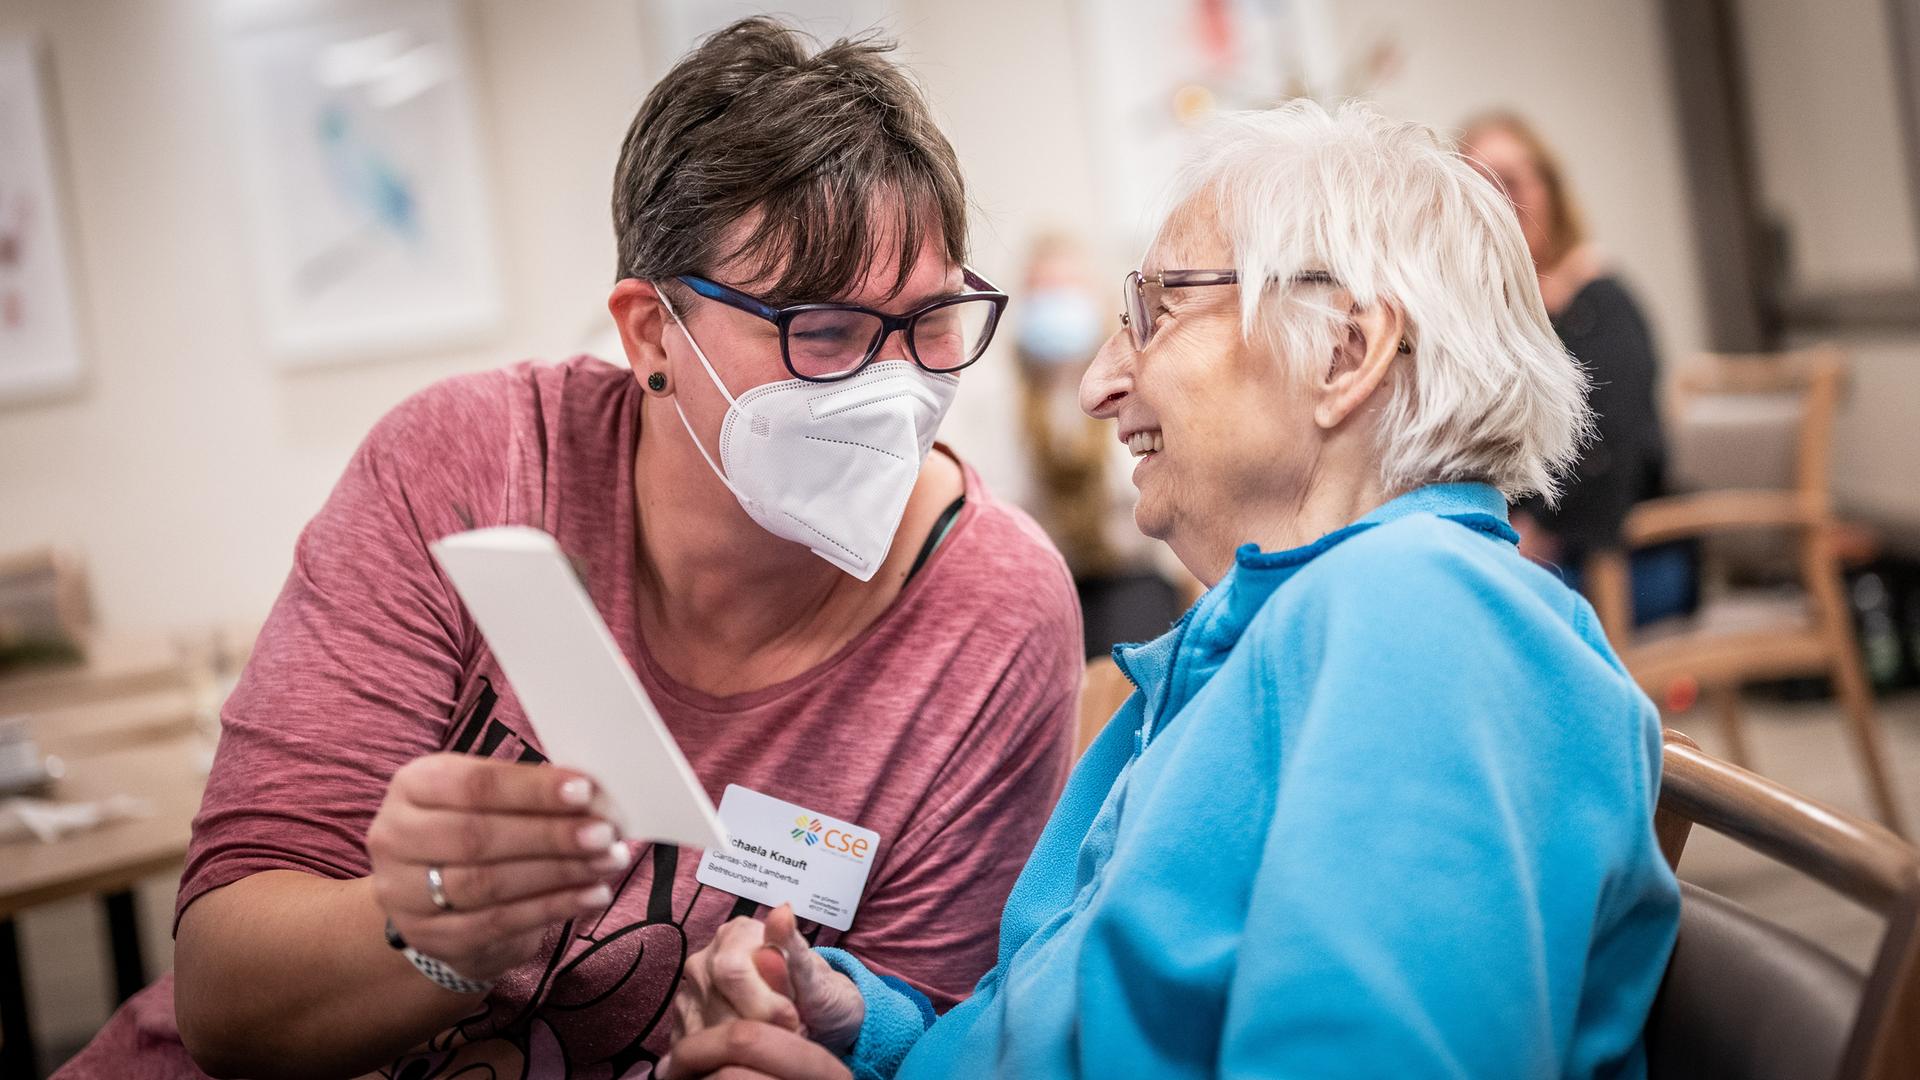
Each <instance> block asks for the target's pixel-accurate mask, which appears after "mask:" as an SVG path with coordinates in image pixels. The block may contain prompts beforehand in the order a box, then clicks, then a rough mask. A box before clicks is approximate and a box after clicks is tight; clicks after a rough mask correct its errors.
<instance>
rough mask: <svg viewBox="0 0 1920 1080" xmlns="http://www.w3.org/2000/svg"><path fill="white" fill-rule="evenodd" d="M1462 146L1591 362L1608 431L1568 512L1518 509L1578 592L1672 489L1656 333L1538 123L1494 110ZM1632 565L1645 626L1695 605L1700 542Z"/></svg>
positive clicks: (1670, 547) (1536, 554)
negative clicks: (1496, 193) (1639, 517)
mask: <svg viewBox="0 0 1920 1080" xmlns="http://www.w3.org/2000/svg"><path fill="white" fill-rule="evenodd" d="M1460 148H1461V151H1462V152H1463V153H1465V154H1466V155H1467V157H1468V159H1469V160H1470V161H1472V162H1473V163H1474V164H1475V166H1476V167H1477V168H1479V169H1480V170H1481V171H1483V172H1484V173H1485V174H1486V175H1487V176H1489V177H1490V178H1492V179H1493V180H1494V181H1495V183H1496V184H1498V185H1499V187H1500V188H1501V190H1503V191H1504V192H1506V195H1507V199H1508V201H1510V202H1511V203H1512V204H1513V208H1514V211H1515V213H1516V214H1517V215H1518V216H1519V218H1520V231H1521V233H1522V235H1524V236H1525V237H1526V240H1527V251H1528V253H1529V254H1530V255H1531V256H1532V257H1533V265H1534V269H1535V272H1536V274H1537V276H1538V280H1539V283H1540V298H1541V299H1542V300H1543V301H1545V303H1546V306H1547V315H1548V316H1549V317H1550V318H1551V319H1552V320H1553V329H1554V332H1555V333H1557V334H1559V335H1560V340H1561V341H1562V342H1564V343H1565V344H1566V346H1567V350H1568V351H1569V352H1571V353H1572V354H1573V355H1574V358H1575V359H1577V360H1579V361H1580V363H1581V365H1582V366H1583V367H1585V368H1586V369H1587V375H1588V379H1589V385H1590V387H1591V389H1590V390H1589V397H1588V403H1589V404H1590V405H1591V406H1592V408H1593V411H1594V417H1595V423H1596V425H1597V427H1598V435H1597V437H1596V438H1595V439H1594V440H1593V442H1592V443H1590V444H1589V445H1588V446H1587V447H1586V448H1585V449H1584V450H1583V451H1582V452H1581V455H1580V460H1579V462H1578V464H1576V465H1575V466H1574V470H1573V475H1572V476H1571V478H1570V479H1569V481H1568V483H1567V488H1566V491H1565V493H1564V494H1563V495H1562V496H1561V499H1560V504H1559V505H1558V506H1557V507H1556V506H1549V505H1547V504H1546V503H1545V502H1544V501H1542V500H1540V499H1538V498H1533V499H1528V500H1526V501H1524V502H1522V503H1520V504H1518V505H1517V506H1516V507H1515V508H1514V515H1513V521H1514V528H1515V529H1517V530H1518V531H1519V533H1520V550H1521V552H1522V553H1523V554H1525V555H1527V556H1528V557H1530V558H1534V559H1538V560H1540V561H1541V562H1544V563H1548V564H1550V565H1553V566H1556V567H1558V568H1560V570H1561V571H1562V572H1563V573H1564V574H1565V575H1567V578H1568V583H1569V584H1570V585H1572V586H1573V587H1574V588H1579V587H1580V581H1581V572H1582V570H1583V568H1584V564H1585V562H1586V560H1587V558H1588V557H1589V556H1591V555H1594V554H1596V553H1599V552H1603V551H1610V550H1614V549H1617V548H1618V547H1619V546H1620V530H1621V526H1622V524H1623V523H1624V522H1625V521H1626V517H1627V512H1628V511H1629V510H1631V509H1633V506H1634V504H1635V503H1639V502H1642V501H1644V500H1647V499H1651V498H1654V497H1655V496H1658V495H1660V494H1662V493H1663V490H1664V486H1665V472H1666V441H1665V439H1664V437H1663V436H1662V434H1661V430H1660V411H1659V406H1658V401H1657V399H1658V391H1659V377H1660V363H1659V358H1658V357H1657V356H1656V354H1655V352H1654V347H1653V334H1652V332H1651V331H1650V330H1649V328H1648V326H1647V320H1646V316H1645V315H1644V314H1643V313H1642V312H1641V310H1640V305H1639V304H1638V303H1637V302H1635V300H1634V298H1633V296H1632V294H1631V293H1629V292H1628V291H1627V288H1626V285H1625V284H1624V283H1623V282H1622V281H1621V280H1620V278H1619V277H1618V276H1617V275H1616V274H1615V272H1614V270H1613V268H1612V266H1611V265H1610V264H1609V262H1608V260H1607V258H1606V256H1605V254H1604V253H1603V252H1602V251H1601V250H1600V248H1599V247H1598V246H1597V245H1596V244H1595V243H1594V242H1593V241H1592V240H1591V239H1590V238H1589V237H1588V235H1587V226H1586V219H1585V216H1584V215H1583V214H1582V213H1581V209H1580V205H1579V202H1578V201H1577V200H1576V199H1575V198H1574V195H1573V191H1572V188H1571V186H1570V185H1569V183H1568V181H1567V178H1566V172H1565V169H1564V168H1563V167H1562V165H1561V163H1560V159H1559V157H1558V156H1557V155H1555V154H1554V152H1553V151H1552V149H1550V148H1549V147H1548V146H1547V144H1546V142H1545V141H1544V140H1542V139H1541V138H1540V136H1539V135H1538V134H1537V133H1536V132H1535V131H1534V129H1533V127H1532V126H1531V125H1529V124H1528V123H1527V122H1526V121H1525V120H1522V119H1521V118H1520V117H1518V116H1516V115H1514V114H1512V113H1506V112H1494V113H1488V114H1485V115H1483V116H1480V117H1478V118H1476V119H1474V120H1473V121H1472V122H1470V123H1469V124H1467V126H1466V130H1465V131H1464V133H1463V134H1462V135H1461V137H1460ZM1631 567H1632V577H1633V601H1634V616H1635V621H1637V622H1641V623H1645V622H1653V621H1656V620H1658V619H1661V618H1665V617H1667V616H1670V615H1677V614H1681V613H1683V612H1685V611H1688V610H1690V609H1691V608H1692V607H1693V599H1694V598H1693V593H1694V574H1693V559H1692V547H1691V545H1690V544H1686V543H1678V544H1667V545H1661V546H1659V547H1654V548H1648V549H1645V550H1642V551H1637V552H1635V553H1634V556H1633V559H1632V564H1631Z"/></svg>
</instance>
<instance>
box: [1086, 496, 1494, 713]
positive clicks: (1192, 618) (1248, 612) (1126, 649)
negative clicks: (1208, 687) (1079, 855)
mask: <svg viewBox="0 0 1920 1080" xmlns="http://www.w3.org/2000/svg"><path fill="white" fill-rule="evenodd" d="M1413 514H1433V515H1435V516H1436V517H1442V518H1446V519H1447V520H1449V521H1456V522H1459V523H1460V524H1462V525H1465V526H1466V527H1468V528H1470V529H1474V530H1476V531H1478V532H1484V533H1487V534H1488V535H1491V536H1495V537H1498V538H1500V539H1502V540H1505V541H1507V542H1508V543H1510V544H1511V543H1518V542H1519V539H1520V537H1519V534H1518V533H1516V532H1514V531H1513V527H1512V526H1511V525H1509V524H1508V522H1507V501H1506V498H1505V497H1504V496H1503V495H1501V494H1500V492H1499V490H1498V489H1496V488H1494V487H1493V486H1492V485H1489V484H1479V483H1460V484H1429V485H1427V486H1426V487H1421V488H1416V489H1414V490H1413V491H1409V492H1407V493H1406V494H1404V495H1401V496H1399V497H1397V498H1394V499H1391V500H1389V501H1387V502H1386V503H1383V504H1382V505H1380V506H1378V507H1376V508H1374V510H1372V511H1371V512H1370V513H1368V514H1367V515H1366V516H1364V517H1362V518H1361V519H1360V520H1358V521H1356V522H1354V523H1353V524H1351V525H1348V526H1346V527H1345V528H1342V529H1336V530H1334V531H1333V532H1330V533H1328V534H1326V535H1325V536H1322V537H1321V538H1320V539H1318V540H1315V541H1314V542H1312V543H1310V544H1304V545H1302V546H1300V547H1296V548H1289V549H1287V550H1285V551H1262V550H1260V547H1259V545H1257V544H1251V543H1249V544H1242V545H1241V546H1240V548H1239V549H1238V550H1237V551H1235V552H1234V564H1233V566H1232V567H1231V568H1229V569H1228V570H1227V574H1226V576H1225V577H1223V578H1221V579H1220V583H1219V584H1217V585H1215V586H1214V587H1213V588H1211V589H1209V590H1207V593H1206V595H1204V596H1202V597H1201V598H1200V599H1199V601H1198V602H1196V603H1195V604H1194V605H1193V607H1192V608H1190V609H1188V611H1187V613H1186V614H1185V615H1183V616H1182V617H1181V619H1180V621H1179V622H1178V623H1176V624H1175V625H1174V627H1173V629H1171V630H1169V631H1167V632H1166V633H1165V634H1162V635H1160V636H1159V637H1158V638H1155V639H1154V640H1152V641H1149V642H1146V643H1144V644H1140V645H1116V646H1115V647H1114V650H1113V659H1114V662H1115V663H1117V664H1119V665H1120V670H1121V671H1123V672H1125V673H1126V675H1127V677H1128V678H1129V679H1132V680H1133V684H1134V685H1135V686H1137V687H1139V688H1140V689H1141V690H1143V691H1145V692H1146V708H1145V712H1144V716H1145V724H1144V726H1143V727H1142V729H1141V733H1140V742H1141V745H1143V746H1144V745H1145V742H1146V740H1147V739H1148V738H1150V737H1151V734H1152V732H1153V730H1154V729H1155V728H1156V727H1158V726H1159V725H1158V724H1157V723H1156V718H1157V717H1160V716H1162V715H1163V714H1165V713H1166V712H1167V711H1168V710H1169V705H1171V709H1173V710H1177V709H1178V708H1179V707H1180V706H1181V705H1183V704H1184V703H1185V701H1186V699H1187V698H1189V697H1191V696H1192V694H1193V693H1194V692H1197V691H1198V689H1199V687H1200V686H1202V685H1204V684H1205V681H1206V679H1207V678H1208V677H1211V675H1212V673H1213V671H1214V670H1216V669H1217V668H1218V666H1219V664H1220V663H1221V662H1223V661H1224V659H1225V657H1226V654H1227V653H1228V652H1230V651H1231V650H1232V648H1233V646H1234V644H1235V643H1237V642H1238V641H1239V640H1240V635H1241V633H1243V632H1244V631H1245V630H1246V628H1247V625H1248V624H1249V623H1251V622H1252V621H1253V617H1254V616H1255V615H1256V614H1258V613H1259V611H1260V609H1261V608H1262V607H1264V606H1266V602H1267V600H1268V598H1270V597H1271V596H1272V595H1273V592H1274V590H1275V589H1278V588H1279V587H1280V586H1281V584H1283V583H1284V582H1285V581H1286V580H1287V579H1289V578H1291V577H1292V576H1293V575H1294V574H1296V573H1298V572H1299V571H1300V568H1301V567H1303V566H1305V565H1307V564H1308V563H1310V562H1312V561H1313V560H1314V559H1317V558H1319V557H1320V556H1322V555H1324V554H1326V553H1327V552H1329V551H1331V550H1333V549H1334V548H1336V547H1338V546H1339V545H1340V544H1341V543H1342V542H1344V541H1346V540H1347V539H1349V538H1351V537H1353V536H1356V535H1358V534H1360V533H1362V532H1365V531H1366V530H1368V529H1371V528H1374V527H1376V526H1379V525H1385V524H1387V523H1388V522H1391V521H1398V520H1399V519H1401V518H1404V517H1408V516H1410V515H1413ZM1176 675H1177V676H1179V678H1173V677H1170V676H1176ZM1176 690H1177V691H1181V692H1179V693H1176V692H1175V691H1176Z"/></svg>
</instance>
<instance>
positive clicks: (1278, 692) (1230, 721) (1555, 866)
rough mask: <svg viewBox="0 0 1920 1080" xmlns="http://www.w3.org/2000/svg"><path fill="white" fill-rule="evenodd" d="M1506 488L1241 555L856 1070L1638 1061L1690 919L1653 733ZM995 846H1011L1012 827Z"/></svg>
mask: <svg viewBox="0 0 1920 1080" xmlns="http://www.w3.org/2000/svg"><path fill="white" fill-rule="evenodd" d="M1513 541H1514V534H1513V532H1512V530H1511V529H1510V528H1509V527H1508V525H1507V523H1506V508H1505V504H1504V502H1503V501H1502V499H1501V497H1500V495H1499V493H1498V492H1496V491H1494V490H1493V489H1492V488H1489V487H1486V486H1484V485H1479V484H1449V485H1436V486H1433V487H1427V488H1423V489H1421V490H1418V491H1415V492H1413V493H1411V494H1408V495H1405V496H1403V497H1401V498H1398V499H1395V500H1394V501H1392V502H1390V503H1388V504H1387V505H1385V506H1383V507H1381V508H1380V509H1379V510H1377V511H1375V512H1374V513H1372V514H1370V515H1368V516H1367V517H1366V518H1365V519H1363V520H1361V521H1360V522H1357V523H1355V524H1354V525H1351V526H1349V527H1347V528H1345V529H1342V530H1340V531H1338V532H1335V533H1332V534H1330V535H1328V536H1325V537H1323V538H1321V539H1320V540H1319V541H1318V542H1316V543H1313V544H1310V545H1308V546H1306V547H1303V548H1297V549H1294V550H1291V551H1284V552H1273V553H1264V552H1261V551H1259V550H1257V549H1256V548H1254V547H1253V546H1252V545H1248V546H1247V547H1244V548H1242V549H1241V550H1240V552H1239V553H1238V555H1237V558H1236V561H1235V565H1234V567H1233V568H1232V570H1231V571H1230V572H1229V573H1228V574H1227V576H1226V577H1225V579H1224V580H1222V581H1221V583H1220V584H1219V585H1218V586H1216V587H1215V588H1213V589H1212V590H1211V591H1209V592H1208V593H1207V595H1206V596H1204V597H1202V598H1201V600H1200V602H1199V603H1198V604H1196V605H1195V606H1194V608H1193V610H1191V611H1189V612H1188V613H1187V615H1186V617H1185V618H1184V619H1182V620H1181V622H1180V624H1179V625H1178V626H1176V627H1174V629H1173V630H1172V631H1170V632H1169V633H1168V634H1166V635H1165V636H1164V637H1162V638H1160V639H1159V640H1157V641H1154V642H1151V643H1149V644H1146V645H1139V646H1123V647H1121V648H1119V649H1116V650H1115V656H1116V659H1118V660H1119V662H1120V664H1121V666H1122V668H1124V669H1125V671H1126V672H1127V674H1128V675H1129V676H1130V677H1131V678H1132V679H1133V681H1134V683H1135V684H1136V685H1137V686H1138V687H1139V692H1137V693H1135V694H1134V695H1133V697H1132V698H1131V699H1130V700H1129V701H1128V702H1127V703H1126V705H1125V706H1123V707H1122V708H1121V710H1120V712H1119V713H1118V714H1117V715H1116V716H1115V717H1114V719H1113V720H1112V722H1110V723H1109V724H1108V725H1107V727H1106V730H1105V731H1104V732H1103V733H1102V734H1101V735H1100V737H1099V738H1098V739H1097V740H1096V741H1095V742H1094V744H1093V746H1092V747H1090V748H1089V749H1088V751H1087V753H1086V756H1085V757H1084V758H1082V760H1081V761H1080V763H1079V765H1078V767H1077V768H1076V769H1075V770H1074V774H1073V777H1072V779H1071V780H1070V781H1069V783H1068V785H1067V789H1066V792H1065V794H1064V795H1063V796H1062V797H1061V800H1060V803H1059V805H1058V806H1057V807H1056V808H1055V810H1054V813H1053V817H1052V819H1051V821H1050V822H1049V823H1048V825H1047V828H1046V830H1045V832H1044V833H1043V834H1042V835H1041V837H1040V840H1039V843H1038V846H1037V847H1035V849H1034V851H1033V855H1032V857H1031V859H1030V860H1029V861H1028V863H1027V867H1026V869H1025V871H1024V872H1023V873H1022V874H1021V876H1020V879H1019V881H1018V883H1017V884H1016V885H1015V887H1014V889H1013V893H1012V895H1011V896H1009V897H1008V900H1007V907H1006V911H1005V913H1004V915H1003V916H1002V920H1001V928H1000V951H999V962H998V964H997V965H996V966H995V967H994V968H993V970H992V971H990V972H988V973H987V975H986V976H985V977H984V978H982V979H981V981H980V984H979V986H978V987H977V988H975V990H974V993H973V996H971V997H970V998H968V999H967V1000H966V1001H964V1002H962V1003H961V1004H959V1005H958V1006H955V1007H954V1009H953V1010H952V1011H950V1012H948V1013H947V1014H946V1015H945V1016H943V1017H940V1018H939V1019H938V1021H937V1022H935V1021H932V1019H931V1017H932V1011H931V1010H930V1009H928V1008H926V1005H925V1001H924V999H920V998H919V997H918V995H917V994H914V993H913V992H912V991H911V989H910V988H907V987H905V986H904V985H903V984H901V983H899V982H898V981H897V980H883V979H879V978H876V977H875V976H873V975H872V974H871V973H870V972H868V971H867V970H866V969H865V968H864V967H862V966H861V965H860V964H859V962H858V961H857V960H855V959H854V958H852V957H850V956H848V955H847V954H845V953H841V952H837V951H834V950H822V952H823V953H826V954H827V955H828V959H829V960H830V962H832V963H833V964H834V965H835V966H836V967H838V968H839V969H840V970H842V971H844V972H846V973H848V974H849V975H851V976H852V977H853V978H854V979H855V982H856V983H857V984H858V985H859V987H860V989H861V992H862V994H863V996H864V997H865V999H866V1004H867V1020H866V1025H865V1026H864V1027H863V1028H862V1030H861V1033H860V1037H859V1041H858V1042H857V1043H856V1044H855V1046H854V1048H853V1050H852V1052H851V1053H850V1055H849V1057H848V1064H849V1065H850V1066H851V1067H852V1068H853V1069H854V1071H855V1073H856V1075H858V1076H860V1077H863V1078H866V1077H895V1076H897V1077H900V1078H903V1080H922V1078H932V1077H947V1076H980V1075H988V1074H997V1075H1003V1076H1019V1077H1034V1078H1046V1077H1069V1076H1154V1077H1185V1076H1214V1075H1221V1076H1247V1077H1253V1076H1262V1077H1300V1078H1314V1080H1327V1078H1337V1077H1378V1076H1389V1075H1390V1076H1395V1077H1462V1078H1466V1077H1471V1078H1473V1080H1497V1078H1502V1077H1582V1078H1584V1077H1641V1076H1644V1075H1645V1065H1644V1054H1643V1048H1642V1043H1641V1035H1640V1032H1641V1027H1642V1026H1643V1024H1644V1023H1645V1020H1646V1015H1647V1010H1648V1009H1649V1008H1650V1007H1651V1005H1652V1003H1653V997H1654V992H1655V990H1656V989H1657V988H1658V986H1659V983H1660V977H1661V972H1662V970H1663V969H1664V968H1665V966H1666V960H1667V955H1668V953H1669V951H1670V950H1671V948H1672V945H1673V939H1674V932H1675V929H1676V926H1677V924H1678V919H1679V892H1678V888H1677V886H1676V885H1675V882H1674V879H1673V875H1672V874H1671V873H1670V872H1669V871H1668V869H1667V867H1666V864H1665V863H1664V862H1663V861H1662V859H1661V857H1660V852H1659V849H1658V847H1657V846H1656V844H1655V840H1654V834H1653V809H1654V799H1655V794H1656V790H1657V788H1658V784H1659V767H1660V728H1659V720H1658V716H1657V714H1656V712H1655V710H1654V707H1653V705H1652V703H1651V702H1649V701H1648V700H1647V699H1646V697H1645V696H1644V695H1643V694H1641V693H1640V691H1639V690H1638V689H1637V688H1636V687H1635V686H1634V684H1633V682H1632V681H1631V680H1630V679H1629V678H1628V677H1627V676H1626V674H1625V673H1624V671H1623V670H1622V669H1621V666H1620V663H1619V661H1618V660H1617V659H1616V658H1615V656H1614V654H1613V652H1612V651H1611V650H1610V649H1609V648H1608V646H1607V644H1606V641H1605V639H1604V638H1603V637H1602V635H1601V632H1600V629H1599V626H1598V623H1597V620H1596V619H1595V617H1594V614H1593V610H1592V609H1591V608H1590V607H1589V606H1588V605H1587V604H1586V602H1585V601H1584V600H1582V599H1581V598H1580V597H1579V596H1577V595H1576V594H1574V593H1573V592H1571V591H1569V590H1568V589H1567V588H1566V587H1565V586H1563V585H1562V584H1561V583H1560V582H1559V581H1558V580H1557V579H1555V578H1554V577H1553V575H1551V574H1549V573H1548V572H1546V571H1545V570H1542V569H1540V568H1538V567H1536V566H1534V565H1533V564H1531V563H1529V562H1528V561H1527V560H1526V559H1524V558H1522V557H1521V556H1520V554H1519V553H1518V552H1517V551H1516V550H1515V548H1514V544H1513ZM977 840H978V842H979V843H983V844H991V843H994V842H995V838H994V837H992V836H982V837H978V838H977Z"/></svg>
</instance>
